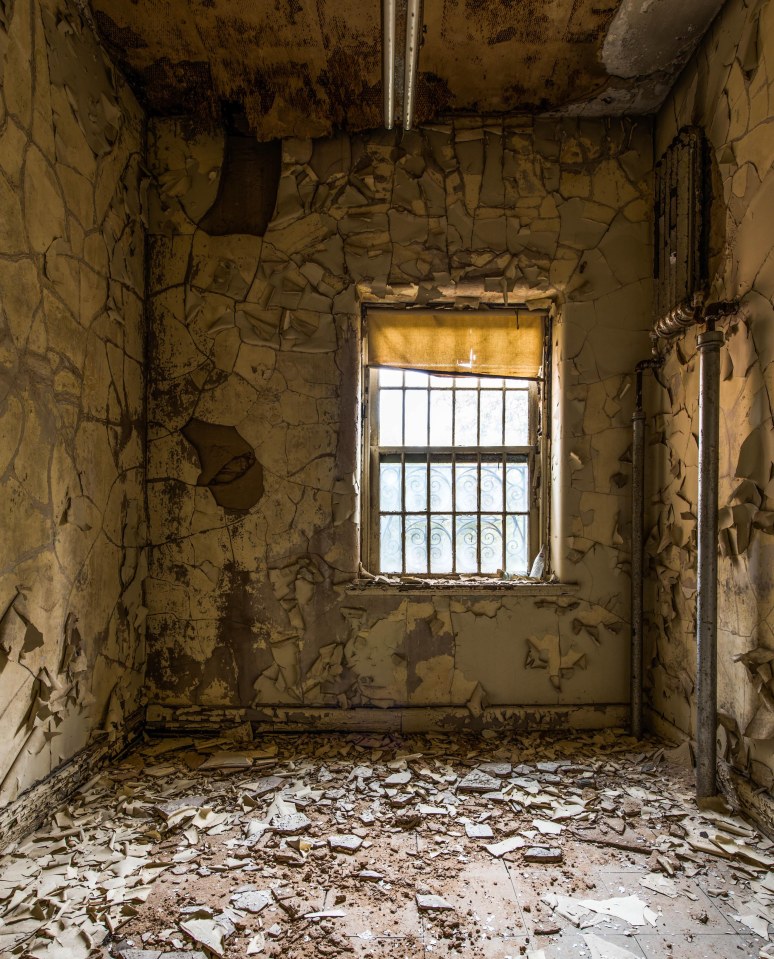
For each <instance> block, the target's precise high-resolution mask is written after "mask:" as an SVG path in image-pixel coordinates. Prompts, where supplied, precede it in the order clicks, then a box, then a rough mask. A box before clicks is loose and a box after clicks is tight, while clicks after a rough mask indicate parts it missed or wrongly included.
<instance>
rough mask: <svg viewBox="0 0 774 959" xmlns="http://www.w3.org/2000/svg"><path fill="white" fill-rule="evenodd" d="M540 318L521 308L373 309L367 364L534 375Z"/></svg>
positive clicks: (540, 337)
mask: <svg viewBox="0 0 774 959" xmlns="http://www.w3.org/2000/svg"><path fill="white" fill-rule="evenodd" d="M543 328H544V317H543V315H542V314H541V313H530V312H528V311H526V310H488V311H484V310H477V311H473V310H470V311H464V312H452V311H445V310H384V309H381V310H380V309H372V310H368V314H367V336H368V364H369V365H370V366H391V367H398V368H401V369H410V370H427V371H428V372H433V373H457V374H466V373H469V374H475V375H476V376H513V377H519V378H520V379H536V378H537V377H538V376H539V375H540V368H541V366H542V363H543Z"/></svg>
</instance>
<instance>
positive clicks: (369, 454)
mask: <svg viewBox="0 0 774 959" xmlns="http://www.w3.org/2000/svg"><path fill="white" fill-rule="evenodd" d="M369 308H374V309H377V308H378V309H379V310H384V309H385V308H392V309H399V310H402V311H406V310H407V309H411V307H410V306H408V305H407V304H402V303H401V304H394V303H393V304H383V303H370V304H368V305H364V306H363V308H362V323H361V332H362V341H361V345H362V349H361V370H360V374H361V377H360V382H361V384H362V386H361V397H360V400H361V406H360V409H361V486H360V500H361V502H360V523H361V536H360V555H361V559H362V560H364V562H363V564H362V565H363V566H365V569H366V571H367V572H368V573H370V574H371V575H378V576H384V577H386V578H387V579H392V580H395V581H396V582H401V581H403V580H405V579H406V578H408V579H412V580H417V579H421V580H423V581H430V582H432V581H433V580H438V581H441V582H444V581H446V582H448V581H449V580H453V581H455V582H460V583H482V584H484V585H486V584H492V583H501V582H504V581H505V582H509V583H514V584H518V582H519V581H520V580H521V581H523V579H524V577H526V576H527V575H528V573H529V571H530V569H531V567H532V564H533V563H534V561H535V559H536V557H537V556H538V554H539V553H540V552H541V550H542V551H543V553H544V556H545V557H546V562H545V564H544V572H543V575H542V577H541V579H547V578H548V576H549V572H550V570H549V562H548V553H549V536H548V508H549V503H550V498H549V495H548V493H549V490H548V476H549V473H548V470H547V464H548V457H549V449H550V430H549V416H548V414H549V410H550V408H551V407H550V395H549V393H550V388H551V375H550V374H551V367H550V356H551V354H550V344H551V334H550V317H549V315H548V314H547V313H546V312H543V311H541V312H542V315H543V320H544V331H543V336H544V342H543V363H542V368H541V374H540V376H539V377H537V378H534V379H531V378H525V377H503V379H517V380H520V381H522V382H528V383H529V384H530V386H529V394H530V399H529V437H528V439H529V445H528V446H526V447H523V446H521V447H507V446H489V445H477V446H457V447H455V446H453V445H452V446H450V447H445V446H444V447H441V446H438V447H434V446H431V445H429V444H428V445H427V446H420V447H408V446H402V447H400V448H399V449H398V448H396V449H393V447H386V446H385V447H381V446H379V445H378V443H376V442H372V439H373V438H374V437H378V421H377V417H378V410H377V406H378V403H377V402H376V396H377V379H376V378H377V375H378V368H377V367H371V366H370V365H369V363H368V326H367V324H368V310H369ZM416 308H417V309H420V308H423V309H427V305H425V306H424V307H416ZM432 308H433V309H434V310H438V309H441V308H442V309H445V310H448V311H449V312H455V313H459V312H464V311H463V310H460V309H459V308H458V307H455V306H454V305H453V304H452V305H447V304H444V305H443V307H438V306H437V305H432ZM512 310H513V308H512V307H510V308H504V307H500V308H499V311H508V312H511V311H512ZM490 311H491V312H493V313H494V312H498V307H496V306H492V307H489V308H486V307H484V308H482V307H479V308H478V309H477V312H478V313H483V312H490ZM393 369H397V368H393ZM402 369H403V371H404V372H427V371H425V370H419V371H412V370H411V368H410V367H405V368H402ZM459 375H460V376H464V375H465V374H464V373H460V374H459ZM482 378H484V377H476V379H482ZM403 388H404V389H405V388H406V387H405V385H404V387H403ZM479 410H480V406H479ZM479 416H480V413H479ZM479 422H480V420H479ZM504 438H505V437H503V439H504ZM428 439H429V436H428ZM383 452H388V455H389V452H400V453H404V454H407V455H411V454H420V455H426V456H428V457H430V456H432V455H434V454H436V453H437V454H444V453H446V452H453V453H454V454H455V455H459V456H463V457H464V456H468V455H472V456H476V457H480V456H481V455H482V454H483V455H484V456H486V455H495V456H503V457H505V456H507V455H510V454H514V455H525V456H526V457H527V463H528V483H529V504H528V513H527V516H528V520H527V536H528V546H527V554H528V569H527V571H526V573H525V574H511V575H510V576H506V577H505V579H503V578H502V577H499V576H498V575H497V573H496V572H495V573H482V572H475V573H454V572H446V573H430V572H422V573H398V572H389V573H383V572H381V569H380V562H379V559H380V543H379V533H380V502H379V492H378V486H379V457H380V454H381V453H383ZM479 462H480V459H479ZM429 505H430V504H429V503H428V504H426V510H425V512H426V513H427V514H428V515H429ZM478 505H479V509H477V510H476V515H477V516H479V517H480V516H481V515H487V514H486V512H483V513H482V511H481V510H480V500H479V504H478ZM405 506H406V504H405V502H403V503H402V509H401V510H400V511H399V514H400V515H404V516H405V515H406V514H411V513H413V512H416V511H412V510H406V508H405ZM420 512H421V511H420ZM452 515H455V514H454V512H453V511H452ZM480 545H481V544H480V542H479V544H478V550H479V554H478V555H479V560H480ZM405 562H406V555H405V549H404V553H403V566H404V567H405ZM428 565H429V563H428ZM479 566H480V562H479ZM513 577H516V578H513ZM531 582H535V580H534V579H533V580H531Z"/></svg>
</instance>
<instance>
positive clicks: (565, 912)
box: [543, 893, 658, 928]
mask: <svg viewBox="0 0 774 959" xmlns="http://www.w3.org/2000/svg"><path fill="white" fill-rule="evenodd" d="M543 899H544V902H546V903H547V904H548V905H549V906H550V907H551V908H552V909H553V910H554V911H555V912H558V913H559V915H561V916H564V918H565V919H569V921H570V922H571V923H573V925H575V926H579V927H580V928H584V927H585V926H588V925H595V924H596V923H597V922H599V920H600V917H601V916H614V917H615V918H616V919H622V920H623V921H624V922H628V923H629V925H632V926H644V925H645V924H646V923H650V925H652V926H655V925H656V923H657V922H658V914H657V913H655V912H653V910H652V909H649V908H648V906H647V904H646V903H644V902H643V901H642V900H641V899H639V898H638V897H637V896H619V897H614V898H612V899H573V898H572V897H571V896H560V895H556V894H554V893H548V894H547V895H545V896H544V897H543ZM591 913H596V914H597V915H596V917H593V916H591V915H590V914H591Z"/></svg>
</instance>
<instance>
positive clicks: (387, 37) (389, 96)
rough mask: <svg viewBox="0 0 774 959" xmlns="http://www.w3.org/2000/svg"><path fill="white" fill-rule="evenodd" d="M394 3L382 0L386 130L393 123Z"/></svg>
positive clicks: (390, 127)
mask: <svg viewBox="0 0 774 959" xmlns="http://www.w3.org/2000/svg"><path fill="white" fill-rule="evenodd" d="M395 4H396V0H382V89H383V90H384V126H385V128H386V129H387V130H392V128H393V126H394V125H395Z"/></svg>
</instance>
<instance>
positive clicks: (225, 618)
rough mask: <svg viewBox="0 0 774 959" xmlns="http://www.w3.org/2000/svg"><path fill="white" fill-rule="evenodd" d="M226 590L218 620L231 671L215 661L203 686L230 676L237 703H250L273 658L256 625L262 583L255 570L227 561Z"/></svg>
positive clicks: (229, 680)
mask: <svg viewBox="0 0 774 959" xmlns="http://www.w3.org/2000/svg"><path fill="white" fill-rule="evenodd" d="M223 574H224V577H223V579H224V583H225V587H224V594H223V602H222V604H221V612H220V623H219V624H218V649H220V650H228V656H227V658H228V664H229V668H228V672H227V673H226V674H224V673H223V672H222V671H219V670H218V668H217V667H216V666H215V664H213V665H210V664H208V665H207V667H206V668H205V670H204V673H203V678H202V681H201V682H200V683H199V687H200V688H206V687H207V685H208V684H209V683H210V682H212V681H213V680H217V679H223V678H224V675H226V676H228V677H229V678H228V683H227V685H228V686H229V688H230V689H231V690H233V691H234V692H235V693H236V698H235V699H234V700H233V702H234V705H240V704H241V703H249V702H250V701H251V700H252V698H253V684H254V683H255V681H256V679H257V678H258V676H259V675H260V674H261V672H262V671H263V670H264V669H266V668H267V667H268V666H270V665H271V663H272V662H273V659H272V656H271V653H270V652H268V650H264V649H261V648H260V637H259V635H258V634H257V633H256V631H255V629H254V624H255V622H256V618H257V617H256V608H255V607H256V605H257V603H256V600H257V594H258V592H259V590H260V585H259V584H258V583H257V582H256V577H255V574H253V573H251V572H250V570H246V569H244V568H241V567H239V566H237V565H236V564H235V563H226V564H225V565H224V567H223Z"/></svg>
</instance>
